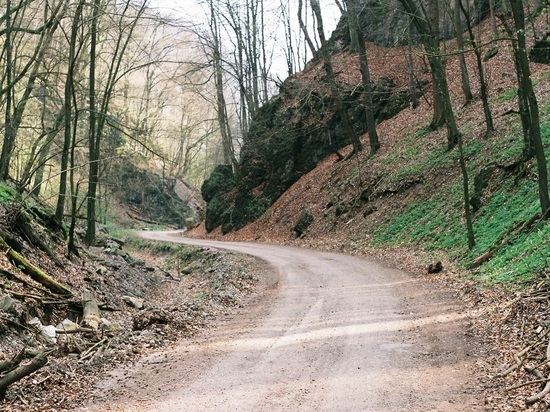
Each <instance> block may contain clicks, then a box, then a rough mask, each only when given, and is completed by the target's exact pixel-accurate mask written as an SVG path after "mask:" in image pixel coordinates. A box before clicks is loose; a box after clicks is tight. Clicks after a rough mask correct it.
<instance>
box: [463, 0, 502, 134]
mask: <svg viewBox="0 0 550 412" xmlns="http://www.w3.org/2000/svg"><path fill="white" fill-rule="evenodd" d="M456 3H457V4H458V6H459V8H460V10H461V11H462V12H463V13H464V17H465V18H466V27H467V28H468V34H469V36H470V43H471V45H472V48H473V50H474V54H475V56H476V63H477V71H478V74H479V89H480V93H481V103H482V105H483V114H484V116H485V125H486V126H487V132H486V135H487V136H489V134H491V132H493V131H494V130H495V126H494V125H493V116H492V114H491V108H490V107H489V93H488V90H487V89H488V87H487V80H486V79H485V72H484V70H483V59H482V57H481V50H480V48H479V47H478V46H477V42H476V37H475V34H474V31H473V29H472V19H471V17H470V13H469V12H468V10H466V7H465V6H464V4H463V3H462V0H456Z"/></svg>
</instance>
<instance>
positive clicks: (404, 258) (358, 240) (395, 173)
mask: <svg viewBox="0 0 550 412" xmlns="http://www.w3.org/2000/svg"><path fill="white" fill-rule="evenodd" d="M545 24H546V23H545V22H544V21H540V22H539V25H538V26H537V30H538V32H539V33H544V31H545V30H546V28H547V27H546V26H545ZM479 32H480V33H490V29H489V24H488V23H483V24H482V25H481V26H480V28H479ZM496 46H498V47H495V44H492V45H491V47H492V49H491V50H489V47H487V49H484V50H483V52H484V53H488V52H489V51H491V52H492V53H491V54H494V52H496V54H495V55H493V56H492V57H491V58H489V59H488V60H487V61H485V63H484V65H485V66H484V68H485V71H486V76H487V80H488V83H489V91H490V106H491V110H492V114H493V118H494V122H495V129H496V130H495V131H494V132H493V133H491V134H490V135H489V136H486V135H485V123H484V117H483V110H482V106H481V102H480V101H479V100H478V99H475V100H474V102H473V103H471V104H469V105H467V106H464V103H463V101H464V99H463V97H462V91H461V83H460V76H459V75H458V73H460V71H459V70H460V69H459V62H458V59H457V57H456V56H454V55H453V54H452V52H453V50H454V47H455V46H454V43H453V42H452V41H450V42H448V43H446V44H445V46H444V48H445V50H447V51H448V52H449V57H448V60H447V65H446V69H447V75H448V79H449V82H450V87H451V92H452V99H453V105H454V110H455V114H456V116H457V120H458V124H459V128H460V130H461V131H462V133H463V135H464V143H465V155H466V162H467V168H468V173H469V177H470V193H471V198H470V205H471V207H472V211H473V224H474V231H475V235H476V241H477V244H476V246H475V248H473V249H472V250H468V247H467V240H466V229H465V224H464V217H463V214H464V212H463V211H464V205H463V197H462V196H463V195H462V185H463V181H462V176H461V173H460V170H459V164H458V153H457V151H456V150H454V151H446V149H445V146H446V131H445V130H444V129H441V130H437V131H430V130H428V129H427V128H426V126H427V125H428V124H429V122H430V119H431V113H432V107H431V105H430V100H431V99H430V96H429V95H428V94H427V95H426V97H425V98H423V99H422V100H421V103H420V106H419V107H417V108H415V109H412V108H406V109H405V110H403V111H401V112H400V113H398V114H397V115H396V116H394V117H393V118H391V119H388V120H384V121H382V122H381V123H380V124H379V126H378V132H379V134H380V139H381V144H382V147H381V149H380V151H379V152H378V153H377V154H376V156H374V157H369V154H368V153H367V152H362V153H359V154H357V155H355V156H353V157H352V158H350V159H348V160H341V161H338V157H337V156H336V155H335V154H333V155H329V156H327V157H326V158H325V159H324V160H323V161H321V162H320V163H319V165H318V166H317V167H316V168H315V169H313V170H312V171H310V172H309V173H306V174H305V175H304V176H302V177H301V178H299V180H298V181H296V182H295V183H294V184H292V186H290V187H289V188H288V189H287V190H286V191H285V192H284V193H283V194H282V195H281V196H280V197H279V198H278V199H277V200H276V202H275V203H274V204H273V205H272V206H271V207H269V209H268V210H267V211H266V212H265V213H264V214H263V215H262V216H261V217H259V218H258V219H257V220H256V221H255V222H253V223H250V224H248V225H246V226H245V227H244V228H242V229H240V230H239V231H236V232H232V233H229V234H226V235H225V236H223V239H225V240H228V239H235V240H259V241H266V242H277V243H281V242H282V243H292V244H297V245H303V246H312V247H315V248H322V249H328V250H344V251H348V252H353V253H369V254H374V255H376V256H378V257H380V258H382V259H388V260H389V261H391V262H392V263H393V264H395V265H397V266H400V267H404V268H406V269H408V270H409V271H414V272H416V273H419V274H422V275H425V274H426V268H427V266H428V264H429V263H433V262H436V261H438V260H441V261H442V262H443V266H444V273H443V276H442V279H444V280H445V281H446V282H450V283H449V286H450V287H452V288H453V289H454V290H456V291H457V293H459V294H460V296H461V299H463V301H464V302H465V303H466V304H467V305H469V307H470V308H471V309H472V310H473V311H474V312H473V313H474V314H475V318H474V320H473V323H474V326H473V327H472V330H471V333H474V334H476V335H478V336H482V337H483V338H484V339H486V342H488V345H489V346H490V347H493V348H494V350H492V351H491V356H487V357H486V358H484V359H480V360H478V366H479V373H480V374H482V375H483V376H485V378H484V380H485V381H486V388H485V389H486V391H487V400H486V402H487V405H488V407H490V408H491V410H493V411H500V410H523V409H524V408H525V403H524V400H525V399H526V398H527V397H528V396H530V395H532V394H534V393H536V392H538V390H539V389H538V387H534V386H532V385H527V386H524V385H523V384H524V382H525V381H526V380H530V379H531V377H530V375H529V374H528V373H526V372H524V371H522V368H518V370H516V371H513V372H511V373H509V374H506V376H503V377H498V374H499V373H500V372H502V371H503V370H504V369H506V365H509V364H513V363H514V360H513V359H512V357H511V356H510V353H516V352H519V351H521V349H522V348H524V347H526V346H527V345H530V344H533V345H534V346H533V347H532V348H531V349H530V350H527V351H526V352H525V353H527V356H528V357H529V359H530V362H531V363H532V364H533V365H535V364H537V365H543V364H544V362H545V356H546V354H545V351H544V349H545V347H546V343H547V342H546V340H547V338H546V335H545V333H548V332H547V328H546V326H545V325H547V324H548V311H547V302H548V299H549V296H550V295H549V293H548V291H549V290H550V287H549V285H548V278H549V262H548V256H550V225H548V223H544V222H540V221H539V220H536V219H535V220H532V219H533V217H535V216H536V214H537V213H538V212H539V211H540V206H539V200H538V193H537V182H536V180H537V172H536V170H537V168H536V163H535V162H534V160H530V161H527V162H524V161H523V159H522V150H523V137H522V129H521V122H520V117H519V114H518V103H517V95H516V90H515V88H516V83H515V82H516V74H515V67H514V62H513V58H512V55H511V47H510V45H509V43H506V42H499V43H497V44H496ZM405 55H406V49H405V48H392V49H383V48H380V47H376V46H373V45H370V46H369V57H371V64H372V66H373V67H372V75H373V78H374V79H375V80H378V79H379V78H380V77H382V76H387V75H388V72H387V70H388V69H391V68H396V70H395V75H396V78H401V79H402V81H403V82H405V81H406V79H405V78H404V76H405V74H406V71H405V67H406V66H399V65H398V64H397V63H396V62H398V61H399V59H400V58H402V57H403V56H405ZM355 58H356V57H354V56H351V55H348V54H339V55H336V56H335V57H334V62H335V65H337V66H338V67H339V68H340V71H339V76H340V77H342V76H346V75H348V76H349V79H355V80H350V82H353V81H358V80H357V79H358V77H357V76H358V69H357V65H356V63H355V60H354V59H355ZM466 62H467V66H468V70H469V73H470V75H471V80H472V89H473V90H474V92H475V93H476V94H477V92H478V91H479V83H478V78H477V75H476V73H477V70H476V68H475V60H474V56H473V55H471V54H468V55H467V56H466ZM399 68H400V69H399ZM311 72H312V71H311V70H310V72H309V73H311ZM304 76H307V74H304ZM532 79H533V82H534V83H535V89H536V94H537V99H538V102H539V109H540V114H541V129H542V136H543V140H544V145H545V149H546V156H547V159H548V158H550V70H549V66H548V64H544V63H536V62H534V61H532ZM311 80H312V81H315V77H312V78H311ZM426 87H427V88H428V87H429V86H426ZM362 139H363V141H364V142H365V143H366V142H367V136H366V135H363V136H362ZM350 150H351V147H347V148H345V149H342V150H341V154H343V155H346V154H347V153H349V151H350ZM252 193H256V194H258V193H260V192H259V191H256V192H252ZM527 223H530V225H527ZM195 233H198V234H200V235H208V234H207V233H206V232H205V231H204V230H203V229H200V228H198V229H197V230H196V231H195ZM209 236H212V237H221V232H220V230H219V229H217V230H214V231H213V232H211V233H210V234H209ZM491 251H494V253H493V254H492V255H491V257H490V259H488V260H486V261H484V262H483V263H482V264H481V266H478V267H476V268H475V269H467V268H468V267H469V266H470V265H471V264H472V263H473V262H474V261H475V260H476V259H477V258H479V257H481V256H484V254H486V253H487V252H491ZM456 273H460V276H459V277H454V276H453V275H454V274H456ZM468 278H474V279H475V280H476V281H478V282H479V281H480V282H481V283H472V282H470V281H469V280H467V279H468ZM485 283H489V284H491V285H493V286H491V287H490V288H487V287H485V286H483V284H485ZM495 283H500V284H501V285H502V286H498V287H497V286H495ZM518 287H520V288H521V290H522V292H518V293H516V294H515V295H514V296H511V294H510V293H509V292H508V291H507V290H509V289H510V288H512V289H513V290H518ZM536 342H538V343H539V344H538V345H537V344H536ZM543 373H544V374H547V373H548V371H543ZM510 387H518V388H516V389H514V390H513V391H509V390H506V388H510Z"/></svg>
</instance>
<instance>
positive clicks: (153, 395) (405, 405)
mask: <svg viewBox="0 0 550 412" xmlns="http://www.w3.org/2000/svg"><path fill="white" fill-rule="evenodd" d="M145 236H146V237H147V238H149V239H155V240H165V241H166V240H169V241H174V242H181V243H190V244H195V245H202V246H208V247H216V248H223V249H230V250H233V251H237V252H242V253H247V254H250V255H254V256H258V257H260V258H261V259H263V260H265V261H267V262H268V263H269V264H270V265H271V266H272V268H273V271H274V273H275V275H276V276H277V278H276V280H277V281H276V283H275V286H273V287H272V288H271V289H270V292H269V293H266V294H265V296H264V299H262V301H261V302H260V303H258V304H256V305H252V306H251V307H250V308H248V309H246V310H245V311H243V312H242V313H240V314H236V315H231V316H230V315H228V317H227V319H226V321H225V323H224V324H223V325H219V326H218V327H217V328H215V329H214V330H213V331H212V332H211V333H210V334H208V335H207V336H205V337H203V338H202V339H200V340H196V341H191V342H188V341H186V342H182V343H181V344H180V345H179V346H178V347H177V348H175V349H174V350H173V351H170V352H162V353H158V354H155V355H152V356H149V357H147V358H146V359H144V360H142V361H141V362H140V363H139V364H138V365H136V366H135V367H134V368H132V369H131V370H118V371H116V372H115V373H114V374H113V375H112V376H111V377H110V378H109V379H107V380H105V381H104V382H102V383H101V384H100V387H99V388H98V389H99V390H100V391H102V392H103V395H102V396H101V397H100V399H95V400H94V403H95V405H93V406H88V407H86V408H85V409H83V410H85V411H136V412H141V411H155V412H160V411H171V412H172V411H392V412H395V411H469V412H470V411H476V410H478V411H481V410H484V408H483V406H482V402H480V401H479V399H476V395H475V393H474V391H473V389H472V388H473V387H474V385H475V381H474V380H473V376H472V375H471V371H472V370H473V367H474V365H473V364H474V363H475V348H474V347H473V345H472V343H470V342H468V341H467V340H466V337H465V336H466V335H465V330H466V328H467V322H468V321H467V319H466V315H465V314H463V313H461V312H460V311H459V310H460V308H459V307H458V306H457V304H456V302H453V301H452V300H451V299H450V298H449V294H448V293H445V292H444V291H443V290H441V289H437V288H436V287H434V286H433V285H431V284H429V283H426V282H425V281H423V280H420V279H417V278H414V277H411V276H409V275H407V274H405V273H403V272H400V271H397V270H392V269H388V268H385V267H382V266H381V265H379V264H377V263H376V262H374V261H371V260H367V259H364V258H360V257H352V256H347V255H342V254H332V253H322V252H316V251H312V250H304V249H297V248H290V247H282V246H271V245H265V244H251V243H218V242H212V241H203V240H194V239H185V238H182V237H180V236H177V235H176V234H170V233H156V232H151V233H147V234H146V235H145ZM102 402H104V403H102Z"/></svg>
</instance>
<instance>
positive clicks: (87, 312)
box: [82, 290, 100, 332]
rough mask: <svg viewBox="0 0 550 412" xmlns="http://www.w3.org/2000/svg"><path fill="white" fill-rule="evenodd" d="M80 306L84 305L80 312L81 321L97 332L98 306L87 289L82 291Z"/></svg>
mask: <svg viewBox="0 0 550 412" xmlns="http://www.w3.org/2000/svg"><path fill="white" fill-rule="evenodd" d="M82 306H83V307H84V310H83V313H82V319H83V323H84V324H85V325H87V326H89V327H90V328H92V329H93V330H94V331H96V332H97V330H98V329H99V319H100V312H99V306H98V305H97V301H96V300H95V298H94V297H93V295H92V294H91V293H90V292H88V291H87V290H85V291H84V292H82Z"/></svg>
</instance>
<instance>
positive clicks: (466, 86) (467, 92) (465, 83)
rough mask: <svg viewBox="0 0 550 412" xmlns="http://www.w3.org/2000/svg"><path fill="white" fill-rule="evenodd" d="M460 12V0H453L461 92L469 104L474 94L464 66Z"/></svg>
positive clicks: (466, 67)
mask: <svg viewBox="0 0 550 412" xmlns="http://www.w3.org/2000/svg"><path fill="white" fill-rule="evenodd" d="M461 14H462V12H461V10H460V1H459V0H455V4H454V27H455V33H456V45H457V48H458V59H459V61H460V77H461V80H462V92H463V93H464V100H465V104H470V102H471V101H472V99H473V98H474V96H473V95H472V89H471V87H470V75H469V74H468V66H466V57H465V56H464V33H463V29H462V16H461Z"/></svg>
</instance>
